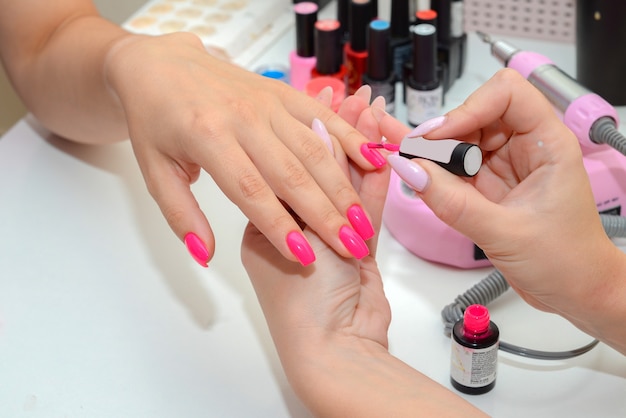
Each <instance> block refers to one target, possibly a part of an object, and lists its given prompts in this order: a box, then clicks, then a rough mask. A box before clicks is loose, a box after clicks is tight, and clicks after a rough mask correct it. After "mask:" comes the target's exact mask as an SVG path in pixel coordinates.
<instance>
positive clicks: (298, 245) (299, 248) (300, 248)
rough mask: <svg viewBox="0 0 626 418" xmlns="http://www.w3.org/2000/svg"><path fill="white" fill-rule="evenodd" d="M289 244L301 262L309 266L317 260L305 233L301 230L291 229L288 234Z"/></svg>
mask: <svg viewBox="0 0 626 418" xmlns="http://www.w3.org/2000/svg"><path fill="white" fill-rule="evenodd" d="M286 240H287V246H288V247H289V250H290V251H291V253H292V254H293V255H295V256H296V258H297V259H298V261H299V262H300V264H302V265H303V266H307V265H309V264H311V263H312V262H314V261H315V253H314V252H313V248H311V246H310V245H309V242H308V241H307V240H306V238H305V237H304V235H302V233H301V232H299V231H291V232H290V233H288V234H287V239H286Z"/></svg>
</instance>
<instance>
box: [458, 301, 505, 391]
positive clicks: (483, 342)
mask: <svg viewBox="0 0 626 418" xmlns="http://www.w3.org/2000/svg"><path fill="white" fill-rule="evenodd" d="M451 337H452V338H451V339H452V353H451V357H450V382H451V383H452V386H453V387H454V388H455V389H457V390H458V391H460V392H463V393H467V394H469V395H479V394H483V393H487V392H489V391H490V390H491V389H493V388H494V386H495V385H496V374H497V366H498V347H499V341H500V330H499V329H498V326H497V325H496V324H494V323H493V322H492V321H491V319H490V316H489V310H488V309H487V308H486V307H485V306H483V305H470V306H468V307H467V308H466V309H465V313H464V314H463V318H462V319H460V320H459V321H457V323H456V324H454V327H453V328H452V336H451Z"/></svg>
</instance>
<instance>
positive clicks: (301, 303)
mask: <svg viewBox="0 0 626 418" xmlns="http://www.w3.org/2000/svg"><path fill="white" fill-rule="evenodd" d="M368 99H369V97H368V92H367V91H364V90H363V89H362V90H360V91H358V92H357V93H356V95H355V96H352V97H350V98H348V99H347V100H346V101H345V102H344V104H343V105H342V107H341V108H340V110H339V114H340V115H342V117H344V118H345V119H346V120H349V121H351V122H352V123H354V124H355V126H356V127H357V128H358V129H359V130H360V131H362V132H363V133H364V134H365V135H366V136H367V137H368V139H370V140H371V141H379V140H380V133H379V132H378V129H377V123H376V120H375V119H374V115H373V113H372V110H371V109H370V108H369V107H368V105H367V104H368V103H369V100H368ZM372 107H373V108H374V109H378V110H380V109H383V108H384V102H383V101H382V100H380V99H377V100H375V101H374V103H373V104H372ZM336 145H337V144H336V143H335V146H336ZM334 153H335V157H336V159H337V161H338V162H339V163H340V165H341V166H342V167H343V170H344V172H345V176H347V177H346V178H349V179H350V181H351V182H352V184H353V185H354V187H355V188H356V190H357V191H358V193H359V195H360V196H361V199H362V202H363V206H364V208H365V209H366V210H367V213H368V214H369V216H370V219H371V220H372V223H373V225H374V226H375V229H376V231H378V229H379V228H380V224H381V214H382V209H383V205H384V201H385V195H386V192H387V186H388V176H389V170H388V169H387V168H381V169H379V170H377V171H364V170H362V169H361V168H360V167H358V165H356V164H354V162H352V161H349V160H347V159H346V158H345V155H344V154H343V153H342V151H341V149H338V148H335V149H334ZM303 226H304V227H305V228H304V233H305V235H306V237H307V239H308V240H309V242H310V243H311V245H312V247H313V249H314V250H315V252H316V254H317V256H318V258H317V261H316V262H315V264H312V265H309V266H305V267H303V266H300V265H297V264H294V263H290V262H288V261H287V260H285V259H283V258H281V257H278V253H277V251H276V249H275V248H274V246H273V245H272V244H271V242H270V241H269V240H268V239H267V238H266V237H265V236H264V235H263V234H262V233H261V232H260V231H259V230H258V228H256V227H255V226H254V225H253V224H252V223H250V224H248V227H247V229H246V231H245V235H244V239H243V243H242V260H243V263H244V266H245V267H246V269H247V271H248V274H249V276H250V279H251V280H252V283H253V285H254V288H255V291H256V293H257V296H258V298H259V301H260V304H261V307H262V308H263V312H264V314H265V317H266V319H267V323H268V325H269V328H270V331H271V334H272V338H273V340H274V343H275V345H276V348H277V350H278V354H279V356H280V359H281V363H282V365H283V368H284V370H285V373H286V375H287V377H288V379H289V382H290V384H291V385H292V386H293V388H294V390H295V391H296V393H297V394H298V396H299V397H300V398H301V399H302V401H303V402H304V403H305V404H306V406H307V407H308V408H310V410H311V411H312V412H313V413H314V414H315V415H316V416H324V417H346V416H358V417H370V416H371V417H381V416H396V417H400V416H416V414H424V415H428V414H429V413H430V414H431V415H433V416H458V413H459V411H461V410H462V411H466V412H467V413H468V414H469V416H473V414H478V411H476V410H475V409H473V408H472V407H471V406H470V405H468V404H466V403H464V401H462V400H461V399H460V398H458V397H456V396H455V395H454V394H452V393H451V392H449V391H448V390H446V389H445V388H443V387H441V386H439V385H438V384H436V383H434V382H433V381H431V380H429V379H428V378H426V377H425V376H423V375H422V374H420V373H419V372H417V371H415V370H414V369H412V368H411V367H409V366H408V365H406V364H404V363H402V362H401V361H400V360H398V359H397V358H395V357H393V356H391V355H390V354H389V352H388V350H387V330H388V327H389V322H390V319H391V314H390V308H389V304H388V302H387V299H386V298H385V294H384V290H383V283H382V280H381V276H380V272H379V270H378V267H377V264H376V260H375V258H374V256H375V251H376V242H377V236H375V237H374V238H373V239H371V240H370V241H368V245H369V249H370V254H369V255H368V256H366V257H363V258H361V259H360V260H357V259H353V258H352V259H347V258H345V257H342V256H341V255H339V254H337V253H336V252H335V251H334V250H333V249H332V248H331V247H330V246H329V245H328V244H327V243H326V242H325V241H324V240H322V239H321V238H320V237H319V235H318V234H316V233H315V231H313V230H312V229H311V228H309V227H307V226H305V225H303ZM459 408H460V409H459ZM418 411H419V413H418Z"/></svg>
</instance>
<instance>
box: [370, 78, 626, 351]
mask: <svg viewBox="0 0 626 418" xmlns="http://www.w3.org/2000/svg"><path fill="white" fill-rule="evenodd" d="M379 118H380V120H381V123H380V127H381V131H382V133H383V134H384V135H386V136H387V137H388V138H391V139H394V140H395V141H399V140H400V138H401V137H402V136H403V135H404V134H406V133H407V132H408V131H409V129H408V128H406V127H404V126H403V125H402V124H401V123H399V122H398V121H397V120H395V119H393V118H392V117H390V116H385V117H379ZM416 130H418V133H420V134H425V136H426V137H427V138H430V139H441V138H457V139H462V140H466V141H469V142H473V143H475V144H478V145H479V146H480V147H481V149H482V150H483V158H484V162H483V166H482V168H481V169H480V171H479V172H478V174H477V175H476V176H475V177H473V178H471V179H464V178H460V177H456V176H454V175H452V174H450V173H448V172H447V171H445V170H444V169H442V168H441V167H439V166H437V165H436V164H433V163H430V162H429V161H425V160H419V161H418V160H413V161H409V160H407V159H404V158H402V157H399V156H392V157H390V158H389V159H388V160H389V162H390V163H391V165H392V166H393V168H394V169H395V170H396V171H397V173H398V174H399V175H400V176H401V177H402V178H403V179H404V180H405V182H407V183H408V184H411V185H412V186H413V187H414V188H415V189H416V190H417V191H418V193H419V196H420V197H421V198H422V199H423V200H424V202H425V203H426V204H427V205H428V206H429V207H430V208H431V209H432V210H433V212H434V213H435V214H436V215H437V216H438V217H439V218H441V219H442V220H443V221H444V222H446V223H447V224H448V225H450V226H451V227H453V228H455V229H457V230H458V231H460V232H462V233H463V234H465V235H467V236H468V237H469V238H470V239H472V240H473V241H474V242H475V243H476V244H477V245H478V246H479V247H480V248H482V249H483V250H484V251H485V253H486V254H487V256H488V257H489V259H490V260H491V261H492V262H493V264H494V266H495V267H497V268H498V269H499V270H500V271H501V272H502V273H503V274H504V276H505V278H506V279H507V281H508V282H509V283H510V285H511V286H512V287H513V288H514V289H515V290H516V291H517V292H518V293H519V294H520V295H521V296H522V297H523V298H524V299H525V300H526V301H527V302H528V303H530V304H531V305H533V306H535V307H537V308H539V309H542V310H545V311H549V312H555V313H558V314H561V315H562V316H564V317H565V318H567V319H569V320H570V321H571V322H572V323H574V324H575V325H576V326H578V327H579V328H581V329H582V330H584V331H586V332H588V333H590V334H592V335H594V336H596V337H597V338H599V339H600V340H602V341H605V342H607V343H609V344H611V345H612V346H614V347H615V348H617V349H619V350H620V351H622V352H623V353H626V328H625V327H624V326H623V325H622V323H623V318H625V317H626V256H625V255H624V254H623V253H622V252H620V251H619V249H618V248H617V247H616V246H615V245H614V244H613V243H612V242H611V241H610V240H609V239H608V238H607V235H606V234H605V232H604V230H603V228H602V225H601V222H600V219H599V216H598V212H597V209H596V205H595V200H594V198H593V195H592V191H591V187H590V183H589V180H588V177H587V173H586V171H585V168H584V166H583V163H582V153H581V149H580V146H579V144H578V141H577V139H576V137H575V136H574V135H573V134H572V132H571V131H570V130H569V129H568V128H567V127H566V126H565V125H564V124H563V123H562V122H561V121H560V120H559V119H558V117H557V115H556V114H555V111H554V110H553V108H552V107H551V105H550V104H549V103H548V101H547V100H546V99H545V98H544V97H543V96H542V94H541V93H540V92H539V91H538V90H537V89H535V88H534V87H533V86H532V85H531V84H530V83H528V82H527V81H526V80H524V79H523V78H522V77H521V76H520V75H519V74H518V73H516V72H514V71H513V70H502V71H500V72H498V73H497V74H496V75H495V76H494V77H493V78H492V79H491V80H489V81H488V82H487V83H486V84H485V85H483V86H482V87H481V88H479V89H478V90H477V91H476V92H475V93H474V94H472V95H471V96H470V97H469V98H468V99H467V101H466V102H465V103H464V104H463V105H462V106H460V107H459V108H457V109H455V110H452V111H451V112H449V113H448V114H447V115H446V116H445V117H442V118H438V119H435V120H431V121H428V122H426V123H424V126H422V125H420V126H419V127H418V128H417V129H416ZM425 239H427V238H425Z"/></svg>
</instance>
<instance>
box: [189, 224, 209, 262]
mask: <svg viewBox="0 0 626 418" xmlns="http://www.w3.org/2000/svg"><path fill="white" fill-rule="evenodd" d="M184 242H185V245H186V246H187V251H189V254H191V256H192V257H193V259H194V260H196V262H197V263H198V264H200V265H201V266H202V267H208V266H209V265H208V262H209V251H208V250H207V249H206V246H205V245H204V242H202V240H201V239H200V238H199V237H198V236H197V235H196V234H194V233H193V232H189V233H188V234H187V235H185V238H184Z"/></svg>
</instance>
